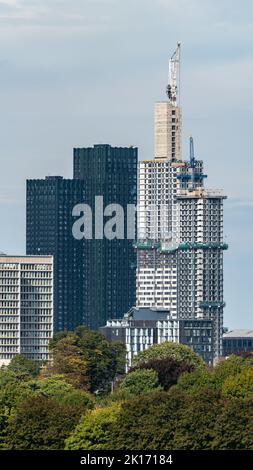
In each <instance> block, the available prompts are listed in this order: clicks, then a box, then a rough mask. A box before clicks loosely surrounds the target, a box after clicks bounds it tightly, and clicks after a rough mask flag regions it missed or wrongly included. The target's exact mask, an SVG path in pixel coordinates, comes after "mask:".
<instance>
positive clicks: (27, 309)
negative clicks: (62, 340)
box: [0, 255, 53, 366]
mask: <svg viewBox="0 0 253 470" xmlns="http://www.w3.org/2000/svg"><path fill="white" fill-rule="evenodd" d="M52 337H53V257H52V256H6V255H0V366H2V365H6V364H8V363H9V362H10V361H11V359H12V358H13V357H14V356H15V355H17V354H22V355H24V356H25V357H27V358H29V359H32V360H34V361H47V360H48V359H49V351H48V345H49V341H50V339H51V338H52Z"/></svg>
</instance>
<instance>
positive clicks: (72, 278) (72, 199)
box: [26, 176, 85, 331]
mask: <svg viewBox="0 0 253 470" xmlns="http://www.w3.org/2000/svg"><path fill="white" fill-rule="evenodd" d="M26 190H27V198H26V203H27V207H26V252H27V254H28V255H53V256H54V330H55V331H59V330H64V329H68V330H73V329H74V328H75V327H76V326H78V325H81V324H83V323H84V322H85V313H84V306H83V284H84V270H83V254H84V252H83V247H82V243H80V241H78V240H75V239H74V237H73V236H72V225H73V217H72V210H73V207H74V206H75V205H76V204H78V203H80V202H82V201H83V200H84V198H85V194H84V185H83V182H82V181H77V180H67V179H63V178H62V177H60V176H52V177H51V176H50V177H46V178H45V179H43V180H42V179H40V180H28V181H27V189H26Z"/></svg>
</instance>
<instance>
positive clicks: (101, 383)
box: [51, 326, 125, 392]
mask: <svg viewBox="0 0 253 470" xmlns="http://www.w3.org/2000/svg"><path fill="white" fill-rule="evenodd" d="M51 351H52V355H53V368H52V371H53V373H54V374H55V373H57V374H64V375H65V377H66V380H67V381H69V382H70V383H71V384H73V385H74V386H76V387H79V388H82V389H85V390H87V389H90V390H91V392H105V391H108V390H109V388H110V383H111V381H112V380H113V379H114V378H115V376H116V375H117V374H119V373H120V372H121V371H122V367H123V363H124V357H125V347H124V345H123V344H120V343H112V344H110V343H109V342H108V341H107V340H106V339H105V337H104V336H103V335H102V334H100V333H99V332H96V331H90V330H89V329H88V328H86V327H84V326H80V327H78V328H77V329H76V330H75V332H74V333H73V332H71V333H70V332H61V333H58V334H56V335H55V337H54V339H53V341H52V342H51Z"/></svg>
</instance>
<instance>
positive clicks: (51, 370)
mask: <svg viewBox="0 0 253 470" xmlns="http://www.w3.org/2000/svg"><path fill="white" fill-rule="evenodd" d="M50 349H51V352H52V356H53V363H52V364H51V363H50V364H48V366H47V367H46V368H45V369H44V370H42V376H47V375H49V376H50V375H55V374H57V375H63V376H64V377H65V380H66V381H67V382H68V383H70V384H71V385H73V386H74V387H77V388H80V389H83V390H89V388H90V383H89V377H88V375H87V368H88V361H87V359H86V357H85V356H84V354H83V352H82V350H81V349H80V347H79V346H78V344H77V340H76V336H75V334H74V333H72V332H71V333H67V332H63V333H58V334H57V335H56V336H55V338H54V340H53V342H52V343H51V345H50Z"/></svg>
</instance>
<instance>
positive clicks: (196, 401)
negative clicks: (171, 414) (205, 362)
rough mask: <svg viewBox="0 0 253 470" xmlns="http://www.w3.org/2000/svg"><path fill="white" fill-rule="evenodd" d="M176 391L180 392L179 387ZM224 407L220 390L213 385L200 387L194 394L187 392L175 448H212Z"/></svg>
mask: <svg viewBox="0 0 253 470" xmlns="http://www.w3.org/2000/svg"><path fill="white" fill-rule="evenodd" d="M174 393H178V389H174ZM222 407H223V404H222V401H221V400H220V397H219V392H217V390H215V389H214V388H212V387H211V388H210V387H208V386H207V387H203V388H200V389H199V390H198V391H196V393H195V394H194V395H189V394H187V399H186V401H185V403H183V405H182V406H181V409H180V412H179V414H178V420H177V424H176V429H175V433H174V436H173V443H172V446H173V449H176V450H210V449H211V448H212V442H213V439H214V436H215V430H214V427H215V424H216V420H217V416H218V415H219V413H220V412H221V410H222Z"/></svg>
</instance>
